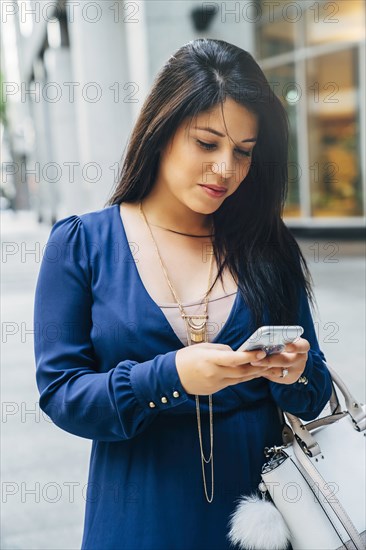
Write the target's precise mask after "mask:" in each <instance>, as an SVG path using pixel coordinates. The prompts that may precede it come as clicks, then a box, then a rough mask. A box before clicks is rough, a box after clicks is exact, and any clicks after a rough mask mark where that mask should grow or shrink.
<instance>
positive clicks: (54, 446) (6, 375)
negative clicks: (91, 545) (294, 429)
mask: <svg viewBox="0 0 366 550" xmlns="http://www.w3.org/2000/svg"><path fill="white" fill-rule="evenodd" d="M50 230H51V228H50V226H47V225H39V224H38V223H37V222H36V221H35V217H34V215H33V213H32V212H30V213H29V212H20V213H18V214H16V215H13V214H12V213H11V212H7V211H5V212H4V211H3V212H1V235H2V241H3V251H4V246H5V243H6V248H5V250H6V251H7V256H6V257H4V256H3V260H2V279H1V283H2V297H3V300H2V311H1V312H2V365H3V367H2V372H1V384H0V385H1V398H2V422H1V428H2V430H1V440H2V441H1V442H2V443H5V445H3V446H2V457H1V458H2V463H1V474H2V493H3V494H2V509H3V518H2V530H1V531H2V540H1V542H0V547H1V549H2V550H7V549H24V550H31V549H32V550H33V549H34V550H35V549H37V550H38V549H45V550H46V549H47V550H50V549H52V550H56V549H57V550H66V549H70V550H71V549H72V550H74V549H75V550H78V549H79V548H80V545H81V536H82V527H83V516H84V506H85V491H86V485H87V474H88V466H89V464H88V462H89V454H90V447H91V441H89V440H87V439H83V438H78V437H76V436H74V435H71V434H68V433H66V432H64V431H62V430H60V429H59V428H57V427H56V426H54V425H53V424H52V423H51V422H50V421H49V420H48V419H47V417H46V416H44V415H43V413H42V411H40V409H39V406H38V399H39V394H38V390H37V387H36V384H35V365H34V355H33V334H32V332H31V331H32V328H33V300H34V288H35V283H36V279H37V275H38V271H39V267H40V260H41V258H42V250H43V247H44V245H45V243H46V241H47V238H48V235H49V233H50ZM298 242H299V244H300V246H301V249H302V251H303V253H304V255H305V257H306V259H307V261H308V265H309V268H310V270H311V273H312V275H313V279H314V282H315V288H314V291H315V295H316V298H317V302H318V307H319V312H320V315H321V317H320V318H319V319H315V327H316V329H317V333H318V339H319V345H320V348H321V349H322V351H323V352H324V354H325V356H326V358H327V360H328V362H329V363H330V364H331V365H332V366H333V367H334V368H335V369H336V370H337V371H338V372H339V374H340V375H341V376H344V378H345V380H346V381H347V383H348V385H349V387H350V389H351V390H352V391H353V392H354V393H355V396H356V397H357V398H359V399H360V400H361V401H362V402H365V378H366V376H365V356H366V353H365V338H364V335H365V245H364V243H360V242H357V243H355V242H348V243H347V242H341V241H337V242H331V241H320V240H318V241H311V240H301V241H300V240H298Z"/></svg>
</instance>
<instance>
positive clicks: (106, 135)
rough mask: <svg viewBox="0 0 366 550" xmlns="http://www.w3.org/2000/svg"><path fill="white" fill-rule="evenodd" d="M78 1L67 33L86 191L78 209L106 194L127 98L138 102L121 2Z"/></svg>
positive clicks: (93, 205)
mask: <svg viewBox="0 0 366 550" xmlns="http://www.w3.org/2000/svg"><path fill="white" fill-rule="evenodd" d="M77 4H78V3H76V4H75V5H74V10H73V17H72V20H71V21H70V22H69V34H70V46H71V57H72V69H73V81H74V82H75V83H76V84H77V86H76V87H75V112H76V133H77V140H78V145H79V151H80V162H81V166H82V172H81V179H80V182H78V185H79V186H80V189H81V192H82V193H83V194H84V196H85V202H84V207H83V210H84V211H90V210H96V209H101V208H103V206H104V204H105V202H106V200H107V199H108V198H109V196H110V192H111V189H112V187H113V186H114V181H115V179H116V178H117V173H118V168H119V167H118V163H119V162H120V160H121V157H122V153H123V150H124V147H125V144H126V140H127V138H128V135H129V133H130V127H131V105H133V103H131V101H133V100H137V101H138V102H139V104H140V101H141V99H140V96H139V93H138V89H135V87H134V84H132V85H130V84H129V74H128V64H127V52H126V45H125V36H124V33H125V25H127V24H129V23H127V22H125V21H124V19H125V18H126V11H125V10H124V9H123V2H118V3H117V2H116V1H110V0H104V1H100V2H88V3H86V4H83V3H82V2H81V3H79V4H80V5H77ZM86 8H87V9H86ZM93 21H94V22H93ZM138 84H139V83H137V85H138ZM93 166H96V167H97V170H96V169H95V167H93ZM98 172H99V176H98ZM96 176H98V178H97V180H96V181H94V182H93V181H91V180H92V179H93V178H94V177H96Z"/></svg>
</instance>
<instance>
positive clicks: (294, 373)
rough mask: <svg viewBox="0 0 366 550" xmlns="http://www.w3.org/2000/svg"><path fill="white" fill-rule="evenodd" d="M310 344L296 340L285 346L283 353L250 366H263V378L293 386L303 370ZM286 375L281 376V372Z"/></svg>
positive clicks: (254, 362) (300, 339)
mask: <svg viewBox="0 0 366 550" xmlns="http://www.w3.org/2000/svg"><path fill="white" fill-rule="evenodd" d="M309 349H310V344H309V342H308V341H307V340H305V338H298V339H297V340H296V342H294V343H292V344H286V345H285V349H284V351H282V352H281V353H274V354H272V355H267V357H265V358H264V359H261V360H260V361H253V362H252V363H250V364H251V365H261V366H263V374H262V376H263V378H267V380H270V381H271V382H277V383H278V384H293V383H294V382H296V381H297V380H298V379H299V378H300V376H301V375H302V373H303V372H304V370H305V366H306V361H307V359H308V351H309ZM284 369H286V370H287V371H288V374H286V371H285V376H283V370H284Z"/></svg>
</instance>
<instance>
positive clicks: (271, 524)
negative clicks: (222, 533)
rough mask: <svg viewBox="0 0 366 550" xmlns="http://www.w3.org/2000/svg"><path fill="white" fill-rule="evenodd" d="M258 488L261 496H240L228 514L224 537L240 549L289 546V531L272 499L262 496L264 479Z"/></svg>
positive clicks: (249, 549)
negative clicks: (226, 531) (227, 529)
mask: <svg viewBox="0 0 366 550" xmlns="http://www.w3.org/2000/svg"><path fill="white" fill-rule="evenodd" d="M259 489H260V491H261V492H262V497H260V496H258V495H257V494H255V493H254V494H252V495H249V496H241V497H239V503H238V505H237V507H236V509H235V510H234V512H233V513H232V514H231V516H230V518H231V519H230V521H229V528H230V531H229V533H228V535H227V537H228V539H229V540H230V542H231V543H232V544H234V545H238V547H239V548H240V549H242V550H264V549H266V550H285V549H286V548H287V547H288V546H289V542H290V531H289V529H288V527H287V525H286V523H285V520H284V519H283V517H282V515H281V513H280V512H279V511H278V510H277V508H276V507H275V505H274V504H273V502H271V501H269V500H266V499H265V497H264V494H265V492H266V486H265V484H264V483H263V482H262V483H260V484H259Z"/></svg>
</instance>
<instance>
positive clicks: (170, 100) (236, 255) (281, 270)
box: [105, 38, 315, 330]
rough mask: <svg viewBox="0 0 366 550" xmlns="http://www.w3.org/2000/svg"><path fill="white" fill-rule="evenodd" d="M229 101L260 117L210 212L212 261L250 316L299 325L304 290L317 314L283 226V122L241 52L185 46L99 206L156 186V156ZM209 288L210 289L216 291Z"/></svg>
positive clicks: (214, 45)
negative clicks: (233, 184) (240, 170)
mask: <svg viewBox="0 0 366 550" xmlns="http://www.w3.org/2000/svg"><path fill="white" fill-rule="evenodd" d="M227 97H229V98H232V99H233V100H235V101H236V102H237V103H239V104H241V105H243V106H244V107H246V108H247V109H248V110H250V111H251V112H253V113H254V114H255V115H256V116H257V118H258V124H259V134H258V137H257V144H256V146H255V147H254V150H253V157H252V164H251V168H250V170H249V172H248V174H247V176H246V177H245V178H244V180H243V182H241V184H240V185H239V187H238V189H237V190H236V191H235V192H234V193H233V194H232V195H230V196H229V197H228V198H227V199H226V200H225V201H224V202H223V203H222V204H221V206H220V207H219V208H218V209H217V210H216V211H215V212H214V213H213V216H212V217H213V221H214V233H215V238H214V242H213V245H214V254H215V258H216V261H217V265H218V267H219V270H218V274H217V277H216V278H215V281H214V282H213V284H212V287H213V286H214V284H215V283H216V281H217V279H218V278H219V277H220V280H221V281H222V274H223V270H224V268H225V267H226V266H227V267H228V269H229V270H230V272H231V274H232V276H233V277H234V279H235V281H237V284H238V288H239V291H240V292H241V294H242V296H243V299H244V301H245V303H246V304H247V306H248V307H249V308H250V310H251V312H252V314H253V317H252V327H251V328H252V329H253V330H254V329H255V328H257V327H258V326H260V325H261V324H262V322H263V315H264V312H265V311H266V310H267V313H268V314H269V323H270V324H275V325H289V324H297V322H298V319H297V315H296V314H297V312H298V306H299V298H300V291H301V290H304V289H305V291H306V294H307V297H308V298H309V300H310V303H311V305H312V307H313V308H314V303H315V297H314V295H313V291H312V277H311V273H310V271H309V269H308V267H307V264H306V260H305V258H304V256H303V255H302V253H301V250H300V248H299V246H298V244H297V242H296V240H295V239H294V237H293V236H292V235H291V233H290V231H289V229H288V228H287V227H286V225H285V224H284V222H283V220H282V215H283V207H284V203H285V200H286V196H287V185H288V183H287V182H288V175H287V154H288V134H289V130H288V119H287V114H286V111H285V109H284V107H283V106H282V104H281V102H280V100H279V99H278V98H277V97H276V95H275V94H274V93H273V91H272V89H271V87H270V85H269V83H268V81H267V80H266V77H265V76H264V74H263V72H262V70H261V68H260V67H259V65H258V64H257V63H256V61H255V60H254V59H253V57H252V56H251V55H250V54H249V53H248V52H246V51H244V50H242V49H241V48H238V47H237V46H234V45H233V44H229V43H227V42H224V41H223V40H214V39H210V38H198V39H196V40H192V41H190V42H188V43H187V44H184V45H183V46H182V47H181V48H179V50H178V51H177V52H176V53H174V54H173V55H172V56H171V57H170V58H169V59H168V60H167V62H166V63H165V64H164V66H163V67H162V69H161V70H160V72H159V73H158V75H157V76H156V78H155V81H154V83H153V86H152V89H151V91H150V93H149V95H148V96H147V98H146V100H145V102H144V104H143V106H142V109H141V112H140V115H139V117H138V119H137V122H136V124H135V126H134V129H133V131H132V134H131V137H130V140H129V143H128V147H127V152H126V155H125V159H124V161H123V164H122V168H121V171H120V176H119V181H118V183H117V185H116V188H115V190H114V192H113V195H112V197H111V198H110V199H109V200H108V202H107V203H106V204H105V206H111V205H114V204H120V203H121V202H122V201H124V202H137V201H140V200H142V199H143V198H144V197H145V196H146V195H147V194H148V193H149V191H150V190H151V188H152V187H153V184H154V181H155V177H156V174H157V169H158V164H159V156H160V151H161V150H162V149H163V148H164V147H165V145H166V144H167V142H168V141H169V140H170V138H171V137H172V136H173V135H174V133H175V131H176V130H177V128H178V126H179V125H180V124H181V123H182V122H183V121H184V120H185V119H187V120H188V121H192V119H193V118H194V117H196V116H197V115H198V114H199V113H201V112H203V111H207V110H209V109H210V108H213V107H215V106H216V105H221V108H222V103H223V102H224V101H225V99H226V98H227ZM212 287H211V288H212Z"/></svg>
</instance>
